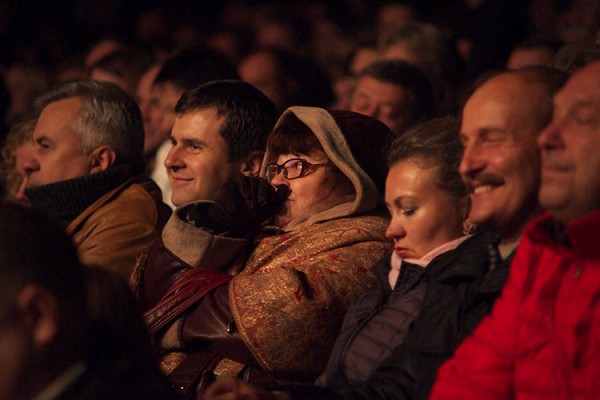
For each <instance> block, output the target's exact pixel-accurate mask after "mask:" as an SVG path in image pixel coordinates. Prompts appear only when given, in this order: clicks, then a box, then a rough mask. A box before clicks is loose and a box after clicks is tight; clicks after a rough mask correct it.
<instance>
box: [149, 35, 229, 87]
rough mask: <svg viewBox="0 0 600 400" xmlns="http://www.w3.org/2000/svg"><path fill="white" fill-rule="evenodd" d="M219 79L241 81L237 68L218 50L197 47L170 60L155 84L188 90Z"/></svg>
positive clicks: (188, 49) (181, 52)
mask: <svg viewBox="0 0 600 400" xmlns="http://www.w3.org/2000/svg"><path fill="white" fill-rule="evenodd" d="M218 79H239V75H238V73H237V69H236V67H235V66H234V65H233V64H232V63H231V61H229V60H228V59H227V57H225V56H224V55H223V54H221V53H220V52H218V51H217V50H214V49H211V48H210V47H205V46H196V47H190V48H187V49H184V50H182V51H180V52H179V53H176V54H175V55H173V56H172V57H171V58H170V59H168V60H167V61H166V62H165V64H164V65H163V66H162V68H161V69H160V72H159V73H158V75H157V76H156V78H155V79H154V83H155V84H156V83H165V82H169V83H171V84H172V85H173V86H175V87H176V88H178V89H180V90H188V89H192V88H195V87H196V86H198V85H201V84H203V83H207V82H210V81H214V80H218Z"/></svg>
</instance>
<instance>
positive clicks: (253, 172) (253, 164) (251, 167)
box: [241, 151, 265, 176]
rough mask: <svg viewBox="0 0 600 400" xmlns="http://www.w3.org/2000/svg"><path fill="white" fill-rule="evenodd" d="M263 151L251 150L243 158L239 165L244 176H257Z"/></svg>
mask: <svg viewBox="0 0 600 400" xmlns="http://www.w3.org/2000/svg"><path fill="white" fill-rule="evenodd" d="M264 155H265V153H264V152H262V151H253V152H251V153H250V154H248V156H247V157H246V158H245V159H244V161H243V162H242V165H241V172H242V174H244V175H246V176H258V174H259V173H260V166H261V165H262V160H263V157H264Z"/></svg>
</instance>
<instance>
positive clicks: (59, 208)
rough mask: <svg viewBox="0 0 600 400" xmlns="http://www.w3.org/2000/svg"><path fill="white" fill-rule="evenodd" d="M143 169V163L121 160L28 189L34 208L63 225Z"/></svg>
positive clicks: (27, 194)
mask: <svg viewBox="0 0 600 400" xmlns="http://www.w3.org/2000/svg"><path fill="white" fill-rule="evenodd" d="M141 172H143V167H141V166H134V165H130V164H122V165H118V166H115V167H111V168H109V169H107V170H105V171H102V172H98V173H95V174H91V175H87V176H84V177H81V178H74V179H68V180H65V181H60V182H54V183H49V184H47V185H40V186H35V187H31V188H28V189H25V195H26V196H27V199H28V200H29V203H30V204H31V206H32V208H33V209H35V210H37V211H39V212H40V213H42V214H43V215H45V216H47V217H48V218H50V219H52V220H55V221H57V222H58V223H60V224H61V225H63V226H64V227H66V226H67V225H69V223H70V222H71V221H73V220H74V219H75V218H76V217H77V216H78V215H79V214H81V213H82V212H83V210H85V209H86V208H87V207H89V206H90V205H91V204H92V203H94V202H95V201H96V200H98V199H99V198H100V197H102V196H104V195H105V194H106V193H108V192H109V191H111V190H113V189H114V188H116V187H117V186H119V185H121V184H122V183H124V182H125V181H127V180H128V179H130V178H132V177H133V176H135V175H138V174H140V173H141Z"/></svg>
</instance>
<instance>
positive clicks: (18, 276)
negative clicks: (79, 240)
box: [0, 202, 85, 316]
mask: <svg viewBox="0 0 600 400" xmlns="http://www.w3.org/2000/svg"><path fill="white" fill-rule="evenodd" d="M0 226H1V227H2V229H0V302H1V303H2V304H7V301H11V302H14V301H15V298H16V297H15V296H17V295H18V292H19V291H20V290H21V289H22V288H23V287H24V286H25V285H27V284H30V283H34V284H38V285H40V286H42V287H44V288H45V289H47V290H48V291H49V292H50V293H52V294H53V295H54V296H55V298H56V299H57V302H58V303H59V306H60V307H61V308H63V309H66V310H71V311H73V312H75V313H76V314H75V315H80V316H83V315H84V313H85V284H84V275H83V268H82V266H81V264H80V263H79V260H78V258H77V251H76V250H75V247H74V245H73V243H72V241H71V239H70V238H69V237H68V236H67V234H66V233H65V231H64V229H62V228H60V227H59V226H58V225H55V224H54V223H52V222H51V221H49V220H48V219H46V218H45V217H43V216H42V215H40V214H38V213H36V212H35V211H33V210H31V209H29V208H26V207H24V206H21V205H18V204H13V203H5V202H2V203H0Z"/></svg>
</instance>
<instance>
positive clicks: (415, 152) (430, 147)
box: [388, 117, 468, 200]
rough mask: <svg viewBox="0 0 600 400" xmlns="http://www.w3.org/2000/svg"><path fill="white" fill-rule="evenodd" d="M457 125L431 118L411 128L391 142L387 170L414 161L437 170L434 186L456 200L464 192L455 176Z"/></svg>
mask: <svg viewBox="0 0 600 400" xmlns="http://www.w3.org/2000/svg"><path fill="white" fill-rule="evenodd" d="M459 131H460V121H459V120H458V119H456V118H452V117H443V118H434V119H431V120H429V121H426V122H424V123H421V124H418V125H414V126H412V127H411V128H409V129H408V130H406V131H405V132H404V133H402V134H401V135H400V136H398V137H397V138H396V139H395V140H394V141H393V142H392V145H391V147H390V149H389V151H388V166H389V167H390V168H391V167H392V166H393V165H394V164H396V163H398V162H400V161H405V160H408V159H411V158H416V159H417V160H418V161H419V162H421V163H423V164H424V165H425V166H431V167H436V168H437V185H438V187H439V188H440V189H442V190H444V191H446V192H448V193H450V194H451V195H452V196H454V198H456V199H457V200H461V199H464V198H466V196H467V194H468V191H467V188H466V186H465V184H464V182H463V180H462V179H461V176H460V174H459V172H458V166H459V164H460V160H461V157H462V144H461V142H460V137H459Z"/></svg>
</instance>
